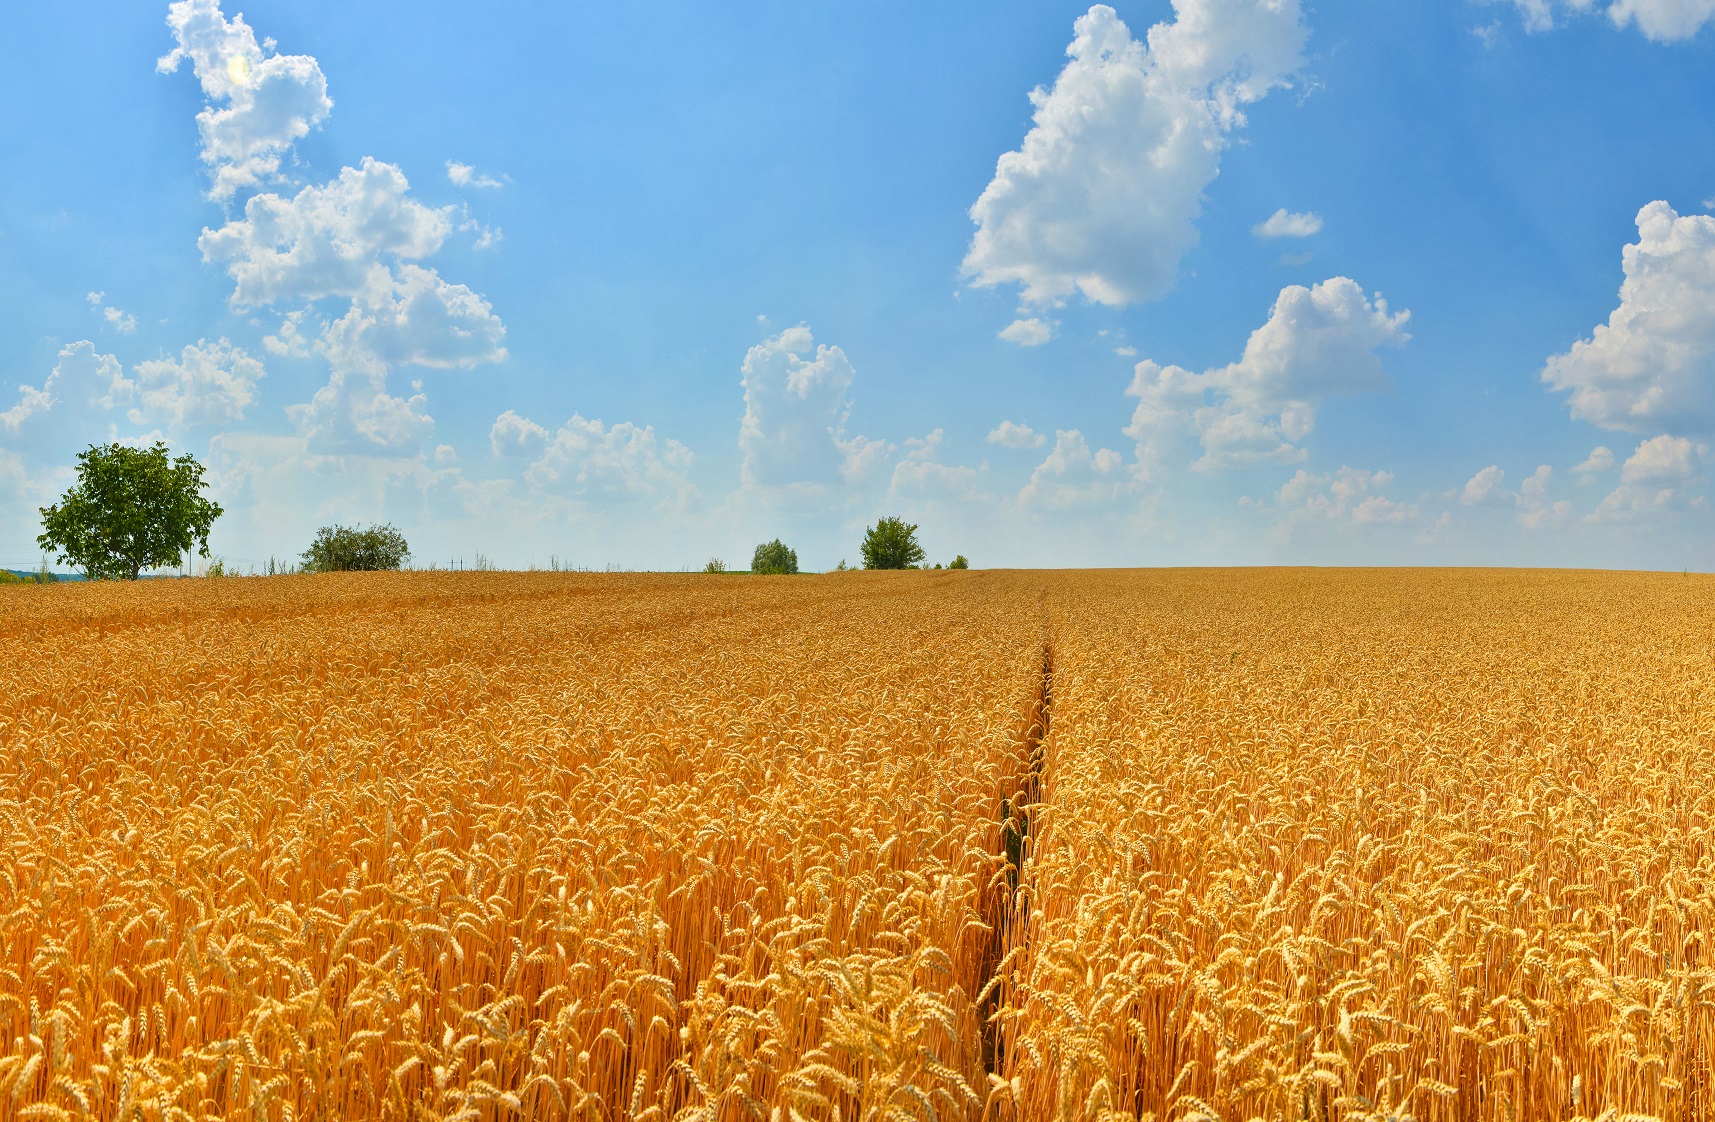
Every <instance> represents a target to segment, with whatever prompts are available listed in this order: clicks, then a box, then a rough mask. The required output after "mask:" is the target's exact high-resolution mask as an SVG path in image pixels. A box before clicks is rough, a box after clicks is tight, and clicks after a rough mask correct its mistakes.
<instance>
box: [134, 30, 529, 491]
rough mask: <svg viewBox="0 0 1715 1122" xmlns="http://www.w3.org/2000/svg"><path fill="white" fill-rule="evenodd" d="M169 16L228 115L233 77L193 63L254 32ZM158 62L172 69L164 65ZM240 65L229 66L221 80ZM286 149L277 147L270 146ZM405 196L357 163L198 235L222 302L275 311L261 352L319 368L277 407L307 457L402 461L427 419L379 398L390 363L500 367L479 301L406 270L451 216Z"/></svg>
mask: <svg viewBox="0 0 1715 1122" xmlns="http://www.w3.org/2000/svg"><path fill="white" fill-rule="evenodd" d="M181 8H183V9H184V10H183V11H182V12H181V11H180V9H181ZM174 10H175V13H176V14H175V17H174V18H175V19H179V20H181V22H183V23H184V24H185V26H186V27H187V28H189V29H190V30H187V31H186V33H185V36H182V37H181V44H182V50H181V52H179V54H180V55H182V57H190V58H192V59H193V61H194V62H195V64H196V68H197V74H198V77H199V78H202V79H203V84H204V90H205V92H207V93H208V95H209V96H210V97H211V98H214V97H217V96H231V97H233V98H234V102H233V104H234V105H235V106H237V105H238V104H239V100H240V98H239V95H238V94H231V93H230V90H229V89H228V86H229V85H231V83H233V82H238V81H239V78H237V77H232V76H230V75H229V76H225V77H223V76H222V75H221V74H214V76H213V77H212V78H211V77H210V76H209V74H210V73H212V72H209V71H207V67H206V66H205V63H209V65H212V63H210V62H209V60H211V59H215V60H217V59H218V58H243V57H249V56H247V55H244V53H243V52H244V50H245V49H247V48H245V46H244V44H245V43H249V44H250V45H251V46H254V42H255V37H254V35H253V34H252V33H251V32H250V30H249V28H248V27H245V26H244V24H243V22H242V20H240V19H235V20H233V21H231V22H227V21H225V20H224V18H223V17H221V16H220V12H219V9H218V7H217V6H215V5H213V4H212V3H203V2H202V0H197V2H196V3H191V2H190V0H186V3H184V4H181V5H176V6H175V9H174ZM198 28H200V29H201V30H197V29H198ZM216 32H218V33H219V35H216ZM219 36H225V37H226V38H225V39H219ZM216 39H219V41H218V42H216V41H215V40H216ZM228 40H231V42H229V41H228ZM234 42H236V44H237V45H236V46H234V45H233V43H234ZM185 44H188V45H185ZM197 44H201V45H200V46H199V45H197ZM234 51H236V52H238V53H237V54H234V53H232V52H234ZM222 52H225V53H224V54H222ZM275 61H277V60H275V59H269V60H265V62H264V63H263V65H264V66H266V65H267V64H268V63H272V62H275ZM167 62H172V63H173V64H174V65H176V63H177V58H176V57H175V56H169V58H168V59H167V60H163V65H165V64H166V63H167ZM309 62H310V64H311V65H312V66H313V60H309ZM255 63H256V60H255V59H252V60H251V64H252V65H254V64H255ZM167 68H168V69H170V68H171V67H170V66H169V67H167ZM300 69H301V67H300ZM240 70H242V67H241V66H238V65H237V64H234V69H233V71H232V74H233V75H237V74H238V73H239V71H240ZM245 73H250V71H246V72H245ZM316 74H317V76H318V77H319V75H320V71H319V70H316ZM211 83H212V84H211ZM329 106H330V107H331V102H330V103H329ZM322 115H323V116H325V115H326V114H325V112H324V113H323V114H322ZM319 119H320V118H317V120H319ZM312 123H313V122H312ZM205 131H206V130H205ZM288 134H290V137H295V136H299V135H302V130H300V129H297V127H296V126H292V127H291V128H286V129H284V131H282V132H280V133H279V135H281V136H287V135H288ZM285 143H289V139H288V140H287V141H283V142H282V143H281V145H280V146H279V147H283V146H284V144H285ZM235 182H236V181H235ZM410 189H411V188H410V183H409V182H408V181H407V180H406V178H405V174H404V172H403V171H401V170H400V169H399V168H398V167H396V166H394V165H393V164H389V163H385V162H382V161H380V160H376V159H373V158H368V157H366V158H365V159H364V160H363V161H362V162H361V164H360V165H359V166H357V167H346V168H343V169H341V170H340V173H339V174H338V175H337V176H335V177H334V178H333V179H332V180H330V181H329V182H327V183H324V184H320V185H311V186H307V187H304V188H302V189H301V190H299V191H298V192H297V193H296V194H295V195H293V196H292V197H290V198H287V197H285V196H283V195H279V194H274V193H271V192H269V193H261V194H257V195H254V196H252V197H251V198H250V199H249V200H248V201H247V202H246V203H245V205H244V211H243V214H242V215H241V216H240V217H238V218H235V219H232V220H230V221H228V222H227V223H226V224H225V225H223V226H221V227H220V228H219V229H205V230H204V231H203V232H202V236H201V238H200V239H199V240H198V246H199V247H200V248H201V250H202V254H203V259H204V260H205V261H208V262H209V263H211V264H217V265H220V266H222V267H224V268H225V269H226V271H227V273H228V275H230V276H231V278H232V281H233V292H232V303H233V305H234V306H235V307H239V308H246V307H259V306H264V305H266V306H285V309H286V310H285V313H284V317H283V319H282V321H281V324H280V327H279V329H278V330H277V331H276V332H275V333H274V334H272V335H269V336H268V337H267V338H266V339H264V345H265V346H266V347H267V348H268V350H269V351H271V352H272V353H275V354H279V355H290V356H293V357H307V356H309V355H311V354H319V355H321V356H323V357H325V358H326V359H327V360H328V363H329V365H330V367H331V370H330V375H329V379H328V384H327V385H326V386H324V387H322V389H320V390H319V391H317V392H316V394H315V395H314V397H313V398H312V399H311V400H310V401H309V402H307V403H304V404H301V405H294V406H290V407H288V409H287V414H288V415H289V416H291V417H292V418H293V419H294V420H296V422H297V423H298V425H299V426H300V429H301V430H302V432H303V435H304V436H305V437H306V438H307V445H306V447H307V450H308V452H309V453H310V454H314V455H345V454H358V455H381V456H391V457H399V456H408V455H413V454H415V453H416V452H417V450H418V449H419V447H420V446H421V442H422V441H423V439H425V438H426V437H427V435H428V434H429V433H430V431H432V429H433V427H434V421H433V419H432V418H431V417H430V416H429V415H428V412H427V401H426V399H425V398H424V397H423V396H422V395H421V394H416V395H414V396H411V397H408V398H407V397H400V396H397V395H395V394H393V393H390V392H389V391H388V388H387V376H388V374H389V373H390V371H391V370H392V369H394V368H395V367H398V366H401V365H417V366H430V367H439V368H451V367H472V366H476V365H479V364H482V363H489V362H498V361H501V360H503V359H505V358H506V348H505V345H504V341H505V337H506V328H505V325H504V324H503V323H502V322H501V320H500V318H499V317H498V316H496V315H495V314H494V311H493V308H492V307H491V306H490V305H489V303H488V301H487V300H485V299H483V297H482V296H481V295H479V294H478V293H476V292H474V291H472V290H471V289H470V288H468V287H466V286H464V285H462V284H454V283H451V282H449V281H446V280H444V279H443V278H442V277H441V276H440V274H439V273H438V272H437V271H436V270H435V269H433V268H431V267H428V266H425V265H422V264H418V262H420V261H421V260H423V259H424V258H427V257H430V256H432V255H433V254H435V253H437V252H438V251H439V250H440V248H441V246H442V244H443V243H444V242H445V240H446V238H447V235H448V234H449V233H451V231H452V230H453V228H454V222H455V218H456V216H457V212H456V210H455V208H453V207H440V208H435V207H429V206H425V205H423V204H422V203H420V202H418V201H416V200H415V199H413V198H411V197H410ZM329 299H336V300H343V301H346V307H345V309H344V312H343V314H341V313H339V312H335V313H333V314H332V316H331V317H330V318H327V319H325V320H324V319H323V318H321V315H320V314H319V313H318V311H317V307H318V304H319V302H321V301H324V300H329ZM258 369H260V367H258ZM240 407H241V406H240Z"/></svg>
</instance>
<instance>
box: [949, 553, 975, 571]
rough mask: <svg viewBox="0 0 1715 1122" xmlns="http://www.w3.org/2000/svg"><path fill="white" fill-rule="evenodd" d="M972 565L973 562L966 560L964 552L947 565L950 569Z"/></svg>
mask: <svg viewBox="0 0 1715 1122" xmlns="http://www.w3.org/2000/svg"><path fill="white" fill-rule="evenodd" d="M970 567H971V563H970V562H969V561H966V560H965V555H964V554H962V553H961V554H959V555H958V556H957V557H955V558H953V560H952V562H951V563H950V564H948V566H947V568H949V569H968V568H970Z"/></svg>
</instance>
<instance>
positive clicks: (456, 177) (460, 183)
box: [447, 160, 502, 190]
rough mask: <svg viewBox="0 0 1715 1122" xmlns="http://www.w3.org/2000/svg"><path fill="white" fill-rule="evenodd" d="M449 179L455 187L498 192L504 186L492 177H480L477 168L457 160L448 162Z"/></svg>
mask: <svg viewBox="0 0 1715 1122" xmlns="http://www.w3.org/2000/svg"><path fill="white" fill-rule="evenodd" d="M447 179H448V180H450V181H451V183H452V185H453V186H454V187H481V188H486V189H491V190H498V189H499V188H500V187H501V186H502V184H501V182H500V180H498V179H496V178H494V177H493V176H491V175H478V174H477V173H476V168H474V167H472V166H471V165H470V164H461V163H459V162H458V161H457V160H448V161H447Z"/></svg>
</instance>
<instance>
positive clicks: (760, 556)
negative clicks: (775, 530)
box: [750, 538, 798, 576]
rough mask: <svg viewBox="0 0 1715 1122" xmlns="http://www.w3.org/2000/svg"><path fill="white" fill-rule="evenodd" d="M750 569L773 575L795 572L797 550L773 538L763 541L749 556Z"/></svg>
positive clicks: (796, 567)
mask: <svg viewBox="0 0 1715 1122" xmlns="http://www.w3.org/2000/svg"><path fill="white" fill-rule="evenodd" d="M750 571H751V572H753V573H763V574H766V575H769V576H773V575H776V574H780V573H795V572H797V571H798V551H797V550H795V549H789V548H787V545H786V543H785V542H783V541H781V540H780V539H779V538H775V539H774V540H773V541H771V542H763V543H762V544H761V545H759V546H757V547H756V552H755V553H754V554H752V555H751V558H750Z"/></svg>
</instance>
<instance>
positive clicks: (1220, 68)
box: [0, 0, 1715, 569]
mask: <svg viewBox="0 0 1715 1122" xmlns="http://www.w3.org/2000/svg"><path fill="white" fill-rule="evenodd" d="M101 16H102V18H101V19H100V20H92V19H90V18H89V17H88V13H87V12H86V11H84V10H83V9H80V8H76V7H73V6H69V5H13V6H11V7H9V8H8V9H7V10H6V11H5V13H4V14H0V27H3V33H0V54H3V55H4V56H5V57H4V59H3V61H4V65H3V66H0V96H3V97H4V98H5V104H7V105H8V106H11V107H12V108H10V109H9V110H8V111H7V112H6V113H5V114H4V115H3V116H0V144H4V145H5V148H6V150H7V151H8V153H9V157H10V158H9V160H8V167H9V169H10V170H11V174H9V175H7V176H6V177H4V179H3V180H0V564H4V565H7V566H11V567H23V566H29V565H33V564H35V563H36V562H37V560H38V559H39V553H38V551H37V550H36V548H35V544H34V539H35V536H36V534H37V533H38V532H39V526H38V519H37V517H36V508H37V507H38V506H41V505H45V504H46V503H48V502H51V501H53V499H54V498H55V497H56V496H57V495H58V494H59V493H60V492H61V491H62V490H63V489H64V488H65V487H66V486H67V485H68V484H69V482H70V481H71V478H72V476H71V470H72V465H73V463H74V458H75V456H76V453H77V452H78V451H79V450H80V449H81V448H83V447H84V446H85V445H87V444H89V443H91V442H95V441H102V440H108V439H124V440H146V439H152V438H155V437H159V438H163V439H166V440H167V441H168V442H169V443H171V444H172V445H173V446H174V447H175V448H178V449H182V450H186V451H190V452H192V453H194V454H195V455H197V456H198V457H199V458H200V459H202V460H203V461H204V462H205V463H206V464H207V465H208V466H209V475H210V479H211V480H212V481H213V484H214V492H215V495H216V497H217V499H218V500H219V501H220V502H222V503H223V504H224V505H225V506H226V508H227V511H228V513H227V514H226V515H225V517H223V518H222V519H221V520H220V522H219V523H218V524H217V527H216V530H215V533H214V535H213V539H212V544H213V546H214V549H215V551H216V552H217V553H218V554H220V555H222V556H225V557H227V558H229V559H231V560H232V561H234V562H235V563H236V564H238V565H239V566H240V567H247V566H252V565H259V564H261V563H263V562H264V561H265V560H266V559H267V558H268V557H269V556H270V555H277V556H280V557H287V556H291V555H294V554H296V553H298V552H300V551H302V549H303V548H304V547H305V546H306V545H307V544H308V542H309V540H310V538H311V536H312V535H313V533H314V530H315V528H316V527H317V526H319V525H322V524H324V523H328V522H333V521H343V522H354V521H358V522H369V521H379V520H388V521H392V522H394V523H395V524H397V525H399V526H400V527H401V528H403V529H404V530H405V531H406V533H407V536H408V537H409V539H410V541H411V542H412V544H413V547H414V549H415V552H416V556H417V559H418V561H419V563H428V562H430V561H435V560H442V559H448V558H453V557H464V558H466V559H467V560H468V559H470V558H473V557H474V555H475V554H476V553H477V552H479V551H480V552H482V553H484V554H486V555H487V556H489V557H491V558H493V559H495V560H496V561H498V562H500V563H502V564H507V565H525V564H529V563H532V562H535V563H539V564H540V563H546V562H547V561H548V559H549V557H550V556H551V555H552V556H557V557H558V558H560V559H562V560H565V561H568V562H570V563H573V564H579V565H589V566H596V567H599V566H602V565H606V564H617V565H624V566H631V567H639V568H665V569H677V568H684V567H700V566H701V564H702V563H703V562H704V561H705V560H707V559H708V558H709V557H711V556H718V557H723V558H725V559H727V560H728V561H729V562H730V563H742V562H744V561H746V560H747V559H748V557H749V554H750V551H751V549H752V547H753V546H754V545H755V544H756V543H757V542H758V541H762V540H766V539H769V538H773V537H775V536H780V537H782V538H784V539H785V540H786V541H787V542H788V543H790V544H793V545H795V546H796V547H797V548H798V551H799V555H800V559H801V561H802V562H803V563H804V564H805V565H806V566H807V567H818V568H826V567H832V565H833V564H834V563H835V562H837V561H839V560H840V559H842V558H844V559H846V560H848V561H855V560H856V559H857V542H858V540H859V538H860V537H861V533H862V529H863V527H864V526H865V525H866V524H867V523H869V522H871V521H873V520H874V519H875V518H876V517H878V516H879V515H882V514H901V515H904V516H905V517H907V518H908V519H910V520H911V521H914V522H918V523H919V524H920V525H921V526H922V531H921V534H922V537H923V539H924V542H925V544H926V545H927V546H928V548H929V551H930V555H931V557H932V558H934V559H937V560H946V559H948V558H950V557H951V556H952V555H953V554H954V553H955V552H960V553H964V554H967V555H968V556H970V557H971V558H972V561H973V563H975V564H977V565H979V566H1000V565H1131V564H1149V565H1154V564H1265V563H1314V564H1395V563H1433V564H1499V565H1515V564H1532V565H1539V564H1540V565H1592V566H1616V567H1647V568H1668V569H1672V568H1684V567H1689V568H1694V569H1708V568H1712V567H1715V518H1712V517H1711V515H1710V512H1709V510H1708V505H1707V493H1708V490H1709V475H1710V472H1711V467H1712V462H1715V460H1712V454H1711V452H1710V445H1711V444H1715V441H1712V440H1711V429H1715V218H1711V217H1710V210H1711V207H1715V146H1711V145H1709V144H1707V143H1706V142H1705V141H1706V136H1705V133H1706V130H1707V121H1708V119H1709V115H1710V110H1711V108H1715V28H1711V27H1710V26H1709V25H1710V24H1711V23H1715V0H1493V2H1477V0H1473V2H1469V3H1467V2H1463V0H1453V2H1450V3H1433V4H1431V3H1421V2H1420V3H1404V2H1396V0H1383V2H1376V0H1349V2H1333V0H1329V2H1325V3H1318V4H1313V5H1312V4H1307V3H1302V2H1301V0H1179V2H1178V3H1176V4H1170V3H1167V2H1165V0H1161V2H1150V3H1128V4H1118V5H1115V6H1114V7H1107V6H1101V5H1098V6H1096V7H1090V6H1087V5H1079V4H1053V3H1032V4H1010V3H991V4H985V5H981V6H976V5H966V6H960V5H951V4H948V5H928V6H924V5H905V4H874V5H866V6H863V7H862V8H861V9H856V8H854V9H848V10H841V11H819V10H815V6H807V5H786V4H774V5H769V4H754V5H747V6H743V7H737V6H733V5H724V6H710V5H693V4H657V5H654V6H652V7H650V8H648V9H638V8H636V7H635V6H630V7H620V6H615V7H614V8H612V9H607V8H598V7H593V6H588V5H504V6H491V7H490V9H473V8H472V7H471V6H469V5H466V4H450V3H422V2H419V3H413V4H403V3H367V4H364V5H335V4H321V3H312V2H304V0H297V2H294V3H291V4H287V3H251V4H247V5H245V6H244V7H243V8H242V19H240V9H238V8H236V7H234V6H231V5H226V6H225V7H223V6H222V5H221V4H217V3H215V2H213V0H188V2H185V3H178V4H172V5H167V4H160V5H153V4H146V3H133V4H126V5H116V6H111V7H110V8H109V9H104V10H103V11H102V13H101ZM1032 91H1039V92H1038V93H1036V94H1035V95H1034V97H1033V95H1032ZM1622 286H1624V287H1623V288H1622Z"/></svg>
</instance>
